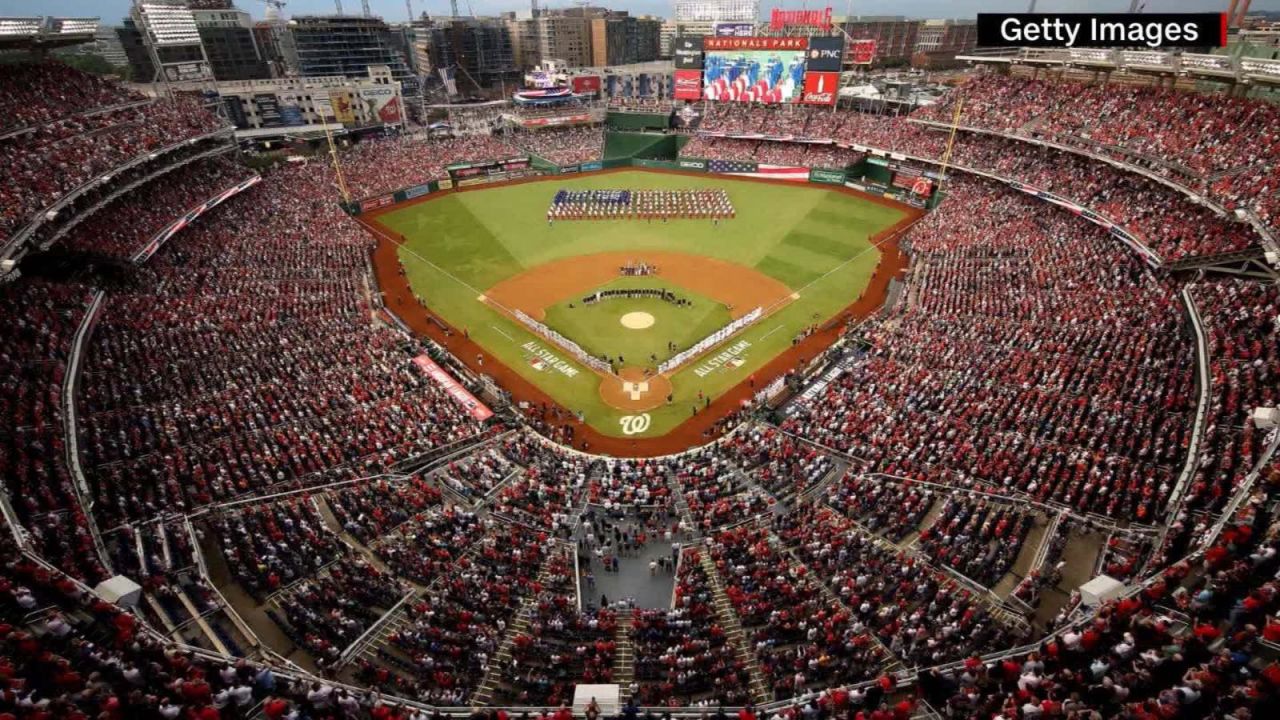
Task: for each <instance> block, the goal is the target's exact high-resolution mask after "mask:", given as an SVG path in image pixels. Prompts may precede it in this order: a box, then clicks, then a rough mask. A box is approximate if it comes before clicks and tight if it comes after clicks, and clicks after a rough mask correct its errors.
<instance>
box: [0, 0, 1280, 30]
mask: <svg viewBox="0 0 1280 720" xmlns="http://www.w3.org/2000/svg"><path fill="white" fill-rule="evenodd" d="M829 1H830V3H831V6H832V8H833V9H834V11H835V14H836V15H844V14H846V10H847V9H848V8H851V11H850V12H849V13H848V14H852V15H905V16H907V17H934V18H951V17H973V16H974V15H975V14H976V13H978V12H979V11H981V12H1025V11H1026V9H1027V4H1028V0H891V1H885V0H880V1H878V2H869V1H868V0H857V1H856V2H850V0H829ZM286 2H287V3H288V4H287V6H286V7H285V14H286V15H305V14H331V13H333V9H334V5H333V0H286ZM1229 2H1230V0H1145V3H1146V12H1205V11H1223V10H1226V9H1227V5H1228V4H1229ZM541 3H542V6H543V7H556V8H559V7H571V6H572V3H571V2H570V1H569V0H541ZM130 4H131V2H130V0H0V16H6V15H19V16H22V15H57V16H66V17H76V16H79V17H85V16H90V17H91V16H97V17H101V18H102V20H103V22H104V23H109V24H117V23H119V21H120V18H122V17H124V16H125V15H126V14H127V13H128V11H129V6H130ZM235 4H236V5H237V6H238V7H240V8H241V9H243V10H247V11H249V12H250V13H251V14H253V16H254V17H258V18H261V17H262V16H263V13H264V11H265V10H266V7H267V6H266V5H265V4H263V3H262V2H261V0H235ZM369 4H370V6H371V7H372V9H373V13H374V14H375V15H380V16H382V17H383V18H385V19H386V20H389V21H391V22H400V21H403V20H405V19H406V16H407V14H408V13H407V12H406V10H405V6H404V0H369ZM591 4H592V5H598V6H602V7H607V8H611V9H614V10H627V11H630V12H632V13H633V14H637V15H643V14H649V15H658V16H661V17H670V16H671V14H672V12H671V2H670V0H593V2H592V3H591ZM467 7H468V0H458V8H459V11H460V12H461V13H463V14H468V10H467ZM470 7H471V11H472V12H474V13H475V14H477V15H495V14H497V13H499V12H503V11H507V10H526V9H528V7H529V2H528V0H470ZM760 7H761V9H762V12H765V13H767V12H768V11H769V9H770V8H774V7H779V8H787V9H797V10H798V9H801V8H823V7H826V3H824V2H822V0H814V2H805V1H802V0H761V2H760ZM1251 7H1252V9H1254V10H1272V11H1280V0H1253V4H1252V6H1251ZM342 9H343V11H344V12H346V13H348V14H358V13H359V12H360V0H342ZM1128 9H1129V0H1039V2H1038V3H1037V6H1036V11H1037V12H1126V11H1127V10H1128ZM423 11H425V12H427V13H429V14H433V15H447V14H449V2H448V0H413V12H414V14H415V15H417V14H419V13H421V12H423Z"/></svg>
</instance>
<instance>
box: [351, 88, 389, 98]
mask: <svg viewBox="0 0 1280 720" xmlns="http://www.w3.org/2000/svg"><path fill="white" fill-rule="evenodd" d="M360 94H361V95H362V96H364V97H382V96H383V95H395V94H396V91H395V90H394V89H393V88H389V87H380V88H368V89H361V90H360Z"/></svg>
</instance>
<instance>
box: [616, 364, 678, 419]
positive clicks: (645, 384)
mask: <svg viewBox="0 0 1280 720" xmlns="http://www.w3.org/2000/svg"><path fill="white" fill-rule="evenodd" d="M670 394H671V381H670V380H668V379H667V376H666V375H650V374H649V373H647V372H645V371H644V369H643V368H638V367H625V368H623V369H622V370H620V371H618V377H605V378H604V379H603V380H601V381H600V397H601V398H603V399H604V401H605V403H606V404H607V405H609V406H610V407H615V408H618V409H619V410H629V411H631V412H645V411H646V410H652V409H654V408H656V407H658V406H660V405H663V404H664V403H666V402H667V396H668V395H670Z"/></svg>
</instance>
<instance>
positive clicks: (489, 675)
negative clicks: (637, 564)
mask: <svg viewBox="0 0 1280 720" xmlns="http://www.w3.org/2000/svg"><path fill="white" fill-rule="evenodd" d="M564 547H565V548H568V550H567V551H566V550H564V549H563V548H561V547H560V546H557V548H556V549H555V550H553V551H552V552H572V551H573V545H572V544H566V545H565V546H564ZM552 557H553V556H552V555H551V554H550V553H548V554H547V558H546V560H543V562H542V567H541V568H540V569H539V570H538V579H537V585H538V587H547V586H548V585H549V584H550V583H551V566H552V562H551V560H552ZM537 604H538V596H537V595H530V596H529V597H527V598H525V599H524V602H523V603H521V604H520V609H519V610H517V611H516V615H515V618H514V619H513V620H512V621H511V624H510V625H508V626H507V631H506V634H505V635H503V637H502V643H501V644H500V645H498V650H497V652H495V653H494V654H493V657H491V658H489V665H488V667H486V668H485V672H484V679H483V680H481V681H480V684H479V685H477V686H476V690H475V692H474V693H472V694H471V705H472V706H473V707H482V706H485V705H488V704H489V703H491V702H493V696H494V693H495V692H496V691H497V689H498V683H499V682H501V680H502V677H503V675H504V674H505V673H506V670H507V668H509V667H511V646H512V645H515V642H516V638H517V637H518V636H520V635H527V634H529V615H530V613H531V612H532V610H533V608H534V607H536V606H537Z"/></svg>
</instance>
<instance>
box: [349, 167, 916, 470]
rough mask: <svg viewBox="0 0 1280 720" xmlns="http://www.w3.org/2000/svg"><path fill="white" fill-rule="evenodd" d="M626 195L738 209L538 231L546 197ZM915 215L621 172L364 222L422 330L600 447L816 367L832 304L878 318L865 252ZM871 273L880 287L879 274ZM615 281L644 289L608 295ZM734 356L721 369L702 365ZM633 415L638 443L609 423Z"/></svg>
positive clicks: (804, 190)
mask: <svg viewBox="0 0 1280 720" xmlns="http://www.w3.org/2000/svg"><path fill="white" fill-rule="evenodd" d="M617 188H628V190H626V191H621V190H618V189H617ZM637 197H639V198H646V197H653V198H664V197H665V198H674V199H673V200H671V202H673V203H677V204H678V203H680V202H684V201H683V200H681V198H712V199H714V202H715V203H722V202H731V203H732V206H733V208H734V209H735V214H734V217H732V218H728V217H721V216H717V217H703V216H696V215H698V214H697V213H689V215H695V217H671V218H666V219H664V218H656V219H654V218H647V217H643V216H637V215H635V214H625V215H619V216H617V217H616V218H615V217H611V216H607V215H606V216H603V219H601V218H599V217H597V219H593V220H592V221H591V222H577V223H560V222H544V221H543V220H544V216H545V215H546V209H547V207H548V205H554V204H555V202H556V201H557V199H558V200H559V202H560V203H561V204H566V203H578V204H580V205H581V206H582V207H586V208H594V207H597V206H599V207H606V206H610V205H611V204H620V203H624V201H625V202H630V201H632V200H633V199H634V198H637ZM708 202H712V200H708ZM575 207H576V206H575ZM493 208H503V211H502V212H494V211H493ZM588 212H590V211H588ZM917 216H918V211H915V210H913V209H911V208H908V207H906V206H901V205H898V204H897V203H894V202H892V201H888V200H885V199H883V198H872V197H870V196H866V195H861V194H858V193H855V192H853V191H849V190H845V189H844V188H832V187H831V186H825V185H807V184H806V185H799V184H795V183H785V182H766V181H760V180H754V179H746V178H727V177H723V176H710V175H704V174H696V175H689V174H683V173H674V172H659V171H653V170H638V169H630V170H625V171H604V172H597V173H590V174H581V175H577V176H558V177H554V178H548V179H544V180H526V181H518V182H513V183H507V184H503V185H501V186H496V187H470V188H466V189H464V190H460V191H455V192H453V193H441V194H436V195H432V196H429V197H427V198H422V199H419V200H416V201H413V202H411V203H407V204H402V205H400V206H397V207H392V208H387V209H385V210H377V211H375V212H373V213H370V214H367V215H365V216H363V217H362V221H364V222H366V223H367V224H369V225H370V226H372V227H373V228H374V229H376V230H378V231H379V232H380V233H381V235H382V237H383V240H384V242H388V243H393V244H394V246H395V255H396V262H397V263H398V265H399V266H401V267H403V277H404V278H405V281H407V284H408V286H409V288H410V291H411V292H412V293H413V295H414V296H415V297H417V298H419V299H420V300H421V303H422V305H423V307H424V308H425V309H426V310H427V312H429V313H430V314H431V315H432V316H433V317H434V318H435V319H436V322H435V323H434V325H435V326H436V327H437V328H440V327H441V326H442V325H443V326H447V327H449V328H451V329H452V330H453V331H456V332H457V333H460V334H462V336H463V338H464V341H466V342H471V343H474V344H475V345H476V346H477V352H476V353H472V352H460V353H457V354H458V355H459V356H460V357H462V358H463V359H464V360H470V359H471V358H472V357H476V358H477V360H478V359H479V358H480V357H482V356H483V355H484V354H489V355H492V356H493V357H494V359H495V360H496V362H494V363H491V364H488V365H485V366H480V365H479V362H477V368H476V369H478V370H481V371H483V372H486V373H499V374H501V376H502V377H503V378H504V379H514V378H518V379H519V380H518V381H516V382H513V383H508V385H510V386H511V387H513V388H515V390H514V392H516V394H517V395H520V391H521V390H522V389H524V388H526V387H527V386H526V385H525V383H527V384H528V385H532V386H533V387H534V388H536V392H534V393H531V394H530V398H531V399H532V398H534V397H536V398H538V400H539V401H540V402H541V401H544V399H547V400H550V401H551V402H554V403H556V404H557V405H559V406H561V407H563V408H564V409H565V410H567V411H568V412H570V413H572V414H573V415H574V416H575V417H580V418H581V419H582V420H583V422H584V423H585V424H586V425H587V426H588V427H589V428H590V430H591V431H593V433H592V435H591V436H590V439H588V442H591V441H593V440H594V441H595V442H596V443H597V445H596V447H597V448H599V447H601V445H600V443H605V444H607V443H608V442H609V440H608V439H609V438H619V439H626V440H628V441H633V442H634V441H649V440H654V439H658V438H662V437H664V436H668V435H671V436H672V438H674V437H676V436H679V435H681V433H679V432H674V431H676V429H677V428H679V427H680V426H682V425H684V424H686V423H690V424H694V425H700V426H701V427H703V428H705V427H707V425H706V423H707V422H708V421H709V419H710V418H709V416H710V417H714V416H723V415H725V414H727V413H729V412H732V411H733V409H734V408H735V407H736V403H737V401H736V400H733V401H730V398H729V395H731V394H732V393H731V391H736V392H737V393H738V394H741V393H742V392H744V391H745V390H749V389H750V388H749V386H750V385H751V383H752V382H754V381H755V380H764V379H765V378H764V376H766V375H767V376H769V377H772V376H774V375H776V374H778V373H780V372H785V371H786V370H788V369H791V368H794V367H795V365H796V363H798V362H801V361H802V360H803V359H805V356H806V355H807V356H808V357H809V358H812V357H813V356H814V355H816V354H817V353H818V352H820V351H821V349H822V347H825V346H824V345H822V344H821V338H819V336H821V335H823V334H824V332H826V331H830V330H832V329H833V328H835V327H837V326H840V325H843V321H840V322H835V323H833V322H832V321H833V319H836V318H838V317H841V316H842V313H844V312H845V311H846V308H849V306H850V305H853V304H855V303H857V302H859V301H861V300H866V299H869V300H870V303H869V304H866V305H865V309H864V310H863V312H865V311H866V310H869V309H871V308H873V307H874V305H875V304H876V300H875V298H874V297H871V298H864V296H865V295H866V293H867V289H868V284H869V283H870V282H871V281H872V280H873V278H876V276H877V275H879V274H882V273H883V274H885V275H887V274H888V273H891V272H893V271H894V268H893V267H890V266H883V267H882V265H883V257H884V254H885V253H889V254H890V255H894V256H896V248H894V247H888V246H886V247H880V246H879V245H878V244H877V241H879V242H880V243H881V244H884V239H885V237H886V236H887V235H888V234H889V233H890V232H891V231H892V229H893V228H895V227H901V226H902V225H905V224H906V223H909V222H910V221H911V220H913V219H914V218H915V217H917ZM375 259H376V260H377V261H379V262H385V261H386V260H388V259H390V258H389V257H386V256H384V255H382V254H376V255H375ZM637 269H638V270H637ZM396 272H397V274H399V270H398V269H397V271H396ZM637 273H640V274H637ZM383 276H384V277H385V274H383ZM878 280H879V282H878V285H879V287H880V288H881V289H879V290H877V292H881V293H882V292H883V289H882V288H883V287H885V286H887V282H888V278H887V277H880V278H878ZM628 288H630V289H634V290H654V291H655V292H654V294H653V296H639V294H637V296H636V297H630V298H627V297H622V298H619V297H615V296H614V295H615V294H614V293H612V291H614V290H626V289H628ZM668 292H669V293H670V296H671V299H667V295H666V294H665V293H668ZM606 296H607V297H608V299H607V300H605V299H602V298H604V297H606ZM683 302H688V303H689V305H684V304H681V303H683ZM753 311H756V315H754V316H752V317H745V318H744V316H746V315H748V314H749V313H752V312H753ZM628 313H647V314H648V315H650V316H652V325H649V326H647V327H644V328H643V329H639V328H637V327H635V326H638V325H643V324H644V323H641V322H639V319H640V318H639V316H638V315H637V316H632V317H633V319H632V320H630V321H628V322H629V323H630V326H629V325H628V324H627V322H624V321H623V320H622V318H624V317H625V316H627V315H628ZM735 321H739V322H737V323H736V324H735ZM530 323H533V325H531V324H530ZM534 326H537V327H538V328H540V329H538V330H537V332H534ZM717 333H719V334H717ZM811 338H814V340H811ZM700 341H704V342H702V343H701V345H699V342H700ZM826 342H830V340H829V339H828V340H826ZM731 346H732V347H734V348H735V350H734V352H733V357H732V358H730V359H729V360H727V361H723V362H710V363H709V362H702V360H703V359H704V358H706V359H711V360H714V359H715V357H716V356H717V355H718V354H721V353H722V351H723V350H724V349H725V348H728V347H731ZM690 348H693V349H694V351H695V352H693V353H689V352H685V353H684V354H683V355H680V353H681V352H682V351H688V350H689V349H690ZM673 357H675V360H672V361H671V363H668V367H666V368H663V369H662V370H663V371H662V372H660V371H659V365H660V364H661V363H663V362H664V361H667V360H670V359H671V358H673ZM788 358H789V359H788ZM671 364H674V365H675V366H674V367H670V365H671ZM521 381H523V382H521ZM641 383H645V384H643V385H642V384H641ZM743 385H746V386H748V387H747V388H745V389H744V388H740V387H739V386H743ZM722 399H723V402H720V401H721V400H722ZM642 408H643V412H646V413H647V414H648V415H649V418H648V420H647V421H646V424H644V427H645V430H644V431H643V432H642V433H636V432H634V424H632V425H628V423H625V422H624V421H622V419H621V418H623V417H629V416H631V415H632V414H633V413H635V412H638V411H641V409H642ZM628 430H631V432H628ZM673 432H674V434H673ZM683 432H684V433H685V434H684V435H683V436H684V437H686V438H687V437H688V436H689V435H688V432H689V431H688V429H685V430H684V431H683ZM699 432H700V431H699ZM693 437H694V438H697V437H698V435H697V434H693ZM673 442H674V441H673ZM654 447H655V448H659V447H671V444H670V443H668V444H657V445H654Z"/></svg>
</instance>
